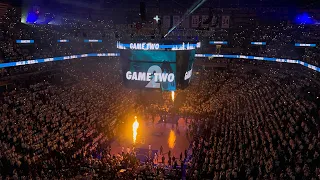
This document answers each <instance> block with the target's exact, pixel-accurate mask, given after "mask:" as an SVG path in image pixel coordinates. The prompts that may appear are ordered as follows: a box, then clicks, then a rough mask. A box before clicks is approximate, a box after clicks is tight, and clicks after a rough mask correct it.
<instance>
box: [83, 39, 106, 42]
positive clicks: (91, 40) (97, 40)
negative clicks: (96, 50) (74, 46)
mask: <svg viewBox="0 0 320 180" xmlns="http://www.w3.org/2000/svg"><path fill="white" fill-rule="evenodd" d="M83 42H85V43H89V42H102V40H100V39H85V40H84V41H83Z"/></svg>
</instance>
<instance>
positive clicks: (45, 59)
mask: <svg viewBox="0 0 320 180" xmlns="http://www.w3.org/2000/svg"><path fill="white" fill-rule="evenodd" d="M104 56H109V57H115V56H120V53H91V54H81V55H72V56H62V57H52V58H44V59H43V58H42V59H41V58H40V59H34V60H22V61H17V62H9V63H0V68H6V67H13V66H22V65H28V64H38V63H45V62H51V61H63V60H68V59H78V58H84V57H104ZM195 57H198V58H229V59H250V60H260V61H273V62H282V63H294V64H300V65H302V66H305V67H307V68H309V69H312V70H315V71H317V72H320V67H317V66H315V65H312V64H309V63H306V62H303V61H300V60H294V59H282V58H270V57H257V56H245V55H222V54H195ZM188 73H189V72H187V73H186V76H185V79H189V76H190V75H188Z"/></svg>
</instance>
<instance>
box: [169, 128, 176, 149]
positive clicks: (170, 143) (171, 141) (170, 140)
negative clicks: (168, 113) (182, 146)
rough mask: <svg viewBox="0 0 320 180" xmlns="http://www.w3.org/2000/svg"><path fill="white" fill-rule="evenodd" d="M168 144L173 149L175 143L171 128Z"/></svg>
mask: <svg viewBox="0 0 320 180" xmlns="http://www.w3.org/2000/svg"><path fill="white" fill-rule="evenodd" d="M168 145H169V148H170V149H173V148H174V146H175V145H176V134H175V133H174V131H173V130H171V131H170V134H169V139H168Z"/></svg>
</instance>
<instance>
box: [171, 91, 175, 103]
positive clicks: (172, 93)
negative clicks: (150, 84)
mask: <svg viewBox="0 0 320 180" xmlns="http://www.w3.org/2000/svg"><path fill="white" fill-rule="evenodd" d="M171 99H172V101H174V91H171Z"/></svg>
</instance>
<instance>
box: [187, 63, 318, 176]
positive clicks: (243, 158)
mask: <svg viewBox="0 0 320 180" xmlns="http://www.w3.org/2000/svg"><path fill="white" fill-rule="evenodd" d="M261 65H263V64H261ZM259 68H260V67H259ZM202 71H203V72H202V75H201V76H203V77H201V78H198V79H200V80H198V81H197V82H193V83H195V84H193V85H192V86H191V87H189V89H188V90H187V91H188V93H187V94H188V97H187V100H186V102H185V105H184V106H183V107H181V110H183V111H184V112H186V113H195V115H196V117H197V119H196V120H195V121H194V123H193V125H192V128H191V129H192V134H193V135H194V138H195V139H194V141H193V142H192V155H191V160H190V162H189V164H188V166H189V168H188V173H187V174H188V176H189V177H190V178H191V179H212V178H213V179H318V178H319V176H320V166H319V165H320V157H319V151H320V149H319V145H320V142H319V137H320V131H319V120H320V94H319V91H318V89H319V85H320V82H319V78H318V77H319V76H315V75H314V74H313V73H312V72H311V73H310V72H305V73H304V74H302V73H298V72H297V71H292V70H288V71H286V70H283V69H281V70H280V69H277V68H273V69H270V68H268V69H267V70H261V71H260V70H252V69H251V68H248V66H245V67H242V66H236V67H233V68H231V67H229V68H228V70H219V69H217V68H216V69H210V70H202ZM201 79H202V80H201Z"/></svg>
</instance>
